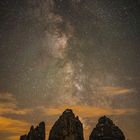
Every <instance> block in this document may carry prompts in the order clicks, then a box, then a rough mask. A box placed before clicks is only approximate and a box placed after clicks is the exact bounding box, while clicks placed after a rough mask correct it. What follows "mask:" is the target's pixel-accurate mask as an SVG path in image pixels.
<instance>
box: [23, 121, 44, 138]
mask: <svg viewBox="0 0 140 140" xmlns="http://www.w3.org/2000/svg"><path fill="white" fill-rule="evenodd" d="M20 140H45V123H44V122H41V123H40V124H39V126H37V127H36V128H34V126H31V129H30V131H29V133H28V134H27V135H26V134H25V135H22V136H21V137H20Z"/></svg>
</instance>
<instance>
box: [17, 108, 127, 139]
mask: <svg viewBox="0 0 140 140" xmlns="http://www.w3.org/2000/svg"><path fill="white" fill-rule="evenodd" d="M20 140H45V123H44V122H41V123H40V124H39V126H37V127H36V128H34V126H31V129H30V131H29V133H28V134H25V135H22V136H21V137H20ZM48 140H84V136H83V125H82V123H81V121H80V120H79V117H78V116H75V114H74V113H73V111H72V110H71V109H66V110H65V111H64V112H63V113H62V115H61V116H60V117H59V118H58V120H57V121H56V122H55V123H54V125H53V126H52V128H51V130H50V133H49V138H48ZM89 140H125V136H124V134H123V132H122V130H121V129H120V128H119V127H118V126H116V125H115V124H114V123H113V121H112V120H111V119H109V118H108V117H106V116H103V117H101V118H99V120H98V123H97V125H96V127H95V128H94V129H93V130H92V132H91V134H90V136H89Z"/></svg>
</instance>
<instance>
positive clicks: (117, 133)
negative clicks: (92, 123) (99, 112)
mask: <svg viewBox="0 0 140 140" xmlns="http://www.w3.org/2000/svg"><path fill="white" fill-rule="evenodd" d="M89 140H125V136H124V134H123V132H122V131H121V130H120V129H119V128H118V127H117V126H116V125H115V124H113V121H112V120H111V119H109V118H107V117H106V116H103V117H101V118H100V119H99V120H98V123H97V125H96V127H95V128H94V129H93V131H92V132H91V135H90V137H89Z"/></svg>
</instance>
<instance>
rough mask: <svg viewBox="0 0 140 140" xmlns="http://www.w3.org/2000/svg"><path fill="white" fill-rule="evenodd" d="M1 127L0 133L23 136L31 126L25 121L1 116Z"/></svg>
mask: <svg viewBox="0 0 140 140" xmlns="http://www.w3.org/2000/svg"><path fill="white" fill-rule="evenodd" d="M0 126H1V127H0V132H7V133H14V134H15V133H16V134H18V133H19V134H23V133H25V132H26V128H28V127H29V126H30V125H29V123H27V122H25V121H21V120H16V119H11V118H7V117H2V116H0Z"/></svg>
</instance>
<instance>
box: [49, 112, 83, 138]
mask: <svg viewBox="0 0 140 140" xmlns="http://www.w3.org/2000/svg"><path fill="white" fill-rule="evenodd" d="M49 140H84V137H83V126H82V123H81V122H80V120H79V118H78V117H75V115H74V113H73V111H72V110H71V109H66V110H65V111H64V112H63V113H62V115H61V116H60V117H59V119H58V120H57V121H56V122H55V124H54V125H53V127H52V129H51V131H50V134H49Z"/></svg>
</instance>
